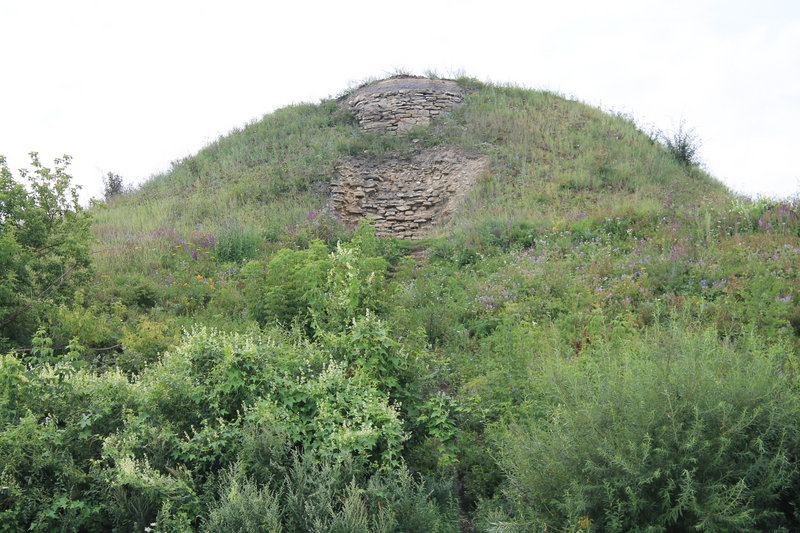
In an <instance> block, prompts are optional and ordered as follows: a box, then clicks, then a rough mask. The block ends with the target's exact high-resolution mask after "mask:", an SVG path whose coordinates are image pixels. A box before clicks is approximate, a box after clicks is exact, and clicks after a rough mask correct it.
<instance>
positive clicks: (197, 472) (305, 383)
mask: <svg viewBox="0 0 800 533" xmlns="http://www.w3.org/2000/svg"><path fill="white" fill-rule="evenodd" d="M376 327H382V326H380V324H377V325H376ZM358 331H359V332H360V331H361V330H360V329H359V330H358ZM80 362H81V361H71V360H69V359H63V360H61V361H59V362H56V363H43V364H38V365H32V366H26V365H25V364H23V363H22V362H21V361H20V360H19V359H17V358H16V357H14V356H12V355H5V356H2V358H0V384H1V385H3V387H2V388H1V389H0V487H2V488H1V489H0V491H1V492H0V531H20V530H32V531H53V530H63V531H109V530H115V531H142V530H144V528H145V527H155V528H156V531H193V530H197V529H198V528H205V530H208V531H258V530H259V528H262V529H261V530H264V531H285V532H295V531H297V532H301V531H310V530H313V531H321V532H322V531H326V532H327V531H330V532H344V531H364V532H365V533H368V532H369V533H371V532H389V531H398V532H399V531H409V532H411V531H420V529H419V527H421V526H420V525H419V524H422V523H424V524H426V526H425V530H428V531H453V529H452V526H453V524H454V520H453V514H454V513H453V504H452V502H451V501H450V500H449V498H448V496H447V493H446V492H445V493H443V494H445V495H444V496H442V497H440V498H439V499H437V500H435V499H432V498H431V496H430V495H431V488H430V487H428V486H427V485H425V484H424V483H423V482H422V481H421V480H420V479H419V478H418V477H415V476H412V475H411V474H410V473H408V472H407V470H406V469H405V466H404V461H403V459H402V453H403V449H404V442H405V441H406V440H407V433H406V428H405V424H406V422H405V421H404V420H403V419H402V417H401V413H400V410H399V409H398V407H397V405H395V402H394V400H393V399H392V398H391V397H390V395H389V394H388V393H387V392H386V391H385V390H383V389H382V388H380V387H379V385H378V382H377V381H376V380H375V379H374V377H373V376H372V371H371V370H370V371H368V369H367V368H366V367H365V366H363V365H360V364H358V363H356V364H353V365H348V363H347V362H346V361H343V360H337V359H335V354H331V353H330V352H327V351H326V350H324V349H323V348H321V347H319V346H316V345H314V344H311V343H308V342H304V341H298V342H296V343H291V342H288V341H286V340H282V339H280V338H277V339H273V338H267V337H260V336H245V335H235V334H221V333H218V332H215V331H212V330H207V329H196V330H194V331H193V332H192V333H190V334H188V335H187V336H186V337H185V339H184V340H183V341H182V342H181V343H180V344H179V345H178V346H176V347H175V348H173V349H172V350H170V351H169V352H167V353H166V354H164V356H163V357H162V359H161V361H159V362H158V363H156V364H153V365H151V366H150V367H148V368H146V369H145V370H144V371H143V372H142V373H141V374H140V375H139V376H134V377H133V378H132V379H129V376H126V375H125V374H123V373H121V372H120V371H108V372H106V373H98V372H96V371H93V370H89V369H87V368H86V367H85V366H81V365H78V364H76V363H80ZM151 524H155V526H151Z"/></svg>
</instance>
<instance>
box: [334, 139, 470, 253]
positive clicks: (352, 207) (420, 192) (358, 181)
mask: <svg viewBox="0 0 800 533" xmlns="http://www.w3.org/2000/svg"><path fill="white" fill-rule="evenodd" d="M484 163H485V161H484V159H483V158H480V157H475V156H473V155H471V154H469V153H467V152H465V151H463V150H457V149H454V148H431V149H428V150H424V151H421V152H419V153H417V154H416V155H414V156H412V157H411V158H410V159H389V160H385V161H370V160H368V159H363V158H349V159H346V160H344V161H342V162H341V163H340V164H339V165H338V167H337V169H336V171H337V172H336V174H337V179H336V180H335V181H334V183H333V184H332V188H331V202H332V207H333V210H334V212H335V213H336V214H337V215H338V216H339V218H340V219H341V220H342V221H343V222H344V223H345V224H347V225H349V226H353V225H355V224H357V223H358V221H359V220H361V219H363V218H367V219H371V220H372V221H373V223H374V224H375V229H376V232H377V233H378V234H379V235H392V236H395V237H400V238H405V239H415V238H419V237H420V236H422V234H423V233H424V232H425V230H426V229H428V228H429V227H430V226H431V225H433V224H435V223H436V222H437V221H439V220H441V219H443V218H446V217H448V216H449V215H451V214H452V212H453V210H454V209H455V207H456V206H457V204H458V202H460V200H461V199H462V198H463V196H464V194H465V193H466V192H467V191H468V190H469V189H470V188H471V187H472V185H473V184H474V181H475V179H476V177H477V176H478V175H479V174H480V171H481V170H482V169H483V167H484Z"/></svg>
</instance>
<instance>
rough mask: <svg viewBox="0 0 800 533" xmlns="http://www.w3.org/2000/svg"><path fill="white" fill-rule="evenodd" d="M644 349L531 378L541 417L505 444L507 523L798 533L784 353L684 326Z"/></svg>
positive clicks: (798, 447) (793, 422) (792, 405)
mask: <svg viewBox="0 0 800 533" xmlns="http://www.w3.org/2000/svg"><path fill="white" fill-rule="evenodd" d="M639 342H640V343H639V344H637V345H636V346H629V348H628V349H627V350H626V351H625V352H624V353H622V354H619V356H618V357H615V358H603V359H601V360H597V361H591V362H590V361H584V360H575V361H567V362H562V363H559V362H557V361H549V362H548V363H549V364H548V365H547V366H548V367H549V368H551V369H552V370H551V371H546V372H543V373H542V374H540V375H539V376H537V377H536V378H535V379H536V380H537V381H538V382H539V384H540V385H541V386H543V387H544V390H545V391H546V392H545V398H546V400H545V401H546V403H547V405H549V409H548V411H549V415H548V416H547V417H546V418H545V419H544V420H541V419H538V418H531V417H528V418H523V419H522V420H521V421H520V423H519V424H517V425H515V426H512V427H510V428H509V429H508V431H507V432H506V434H505V437H504V438H503V439H502V442H501V449H502V450H503V452H502V459H501V463H502V465H503V467H504V468H505V470H506V471H507V473H508V476H509V486H508V490H507V493H506V494H507V497H508V501H509V503H510V505H511V507H513V508H514V509H515V511H513V512H512V515H514V516H515V518H516V523H517V524H525V523H527V524H534V525H535V528H533V529H531V530H536V531H538V530H540V529H554V530H586V529H589V527H592V528H594V529H593V530H600V531H667V530H670V531H692V530H708V531H733V530H737V531H743V530H751V531H752V530H758V531H788V530H796V529H797V528H798V526H799V525H800V519H799V518H798V516H797V515H796V514H795V512H794V510H793V509H794V507H793V503H792V502H793V501H794V499H795V497H796V486H797V483H798V481H800V478H799V477H798V471H797V468H796V466H795V464H794V461H795V458H796V457H797V454H798V452H800V424H799V423H798V415H800V403H798V399H797V397H796V395H795V393H794V390H793V388H792V383H791V381H792V378H791V377H790V376H788V375H786V374H784V373H783V372H781V371H779V369H780V367H781V363H782V360H781V357H780V354H777V353H775V351H774V350H773V351H772V352H767V351H765V350H764V349H763V347H762V346H759V345H757V344H754V343H750V345H745V346H743V347H742V349H738V350H736V349H733V348H732V347H731V346H729V345H728V346H726V345H720V344H719V343H718V341H717V338H716V334H715V333H714V332H711V331H709V332H708V333H706V334H702V335H700V334H688V333H687V332H686V331H684V330H682V329H680V328H676V329H675V330H673V331H669V332H666V333H663V334H661V335H659V336H658V337H656V338H650V339H642V340H640V341H639ZM526 507H527V509H526ZM512 522H513V521H512ZM537 528H538V529H537ZM499 530H500V529H498V528H494V529H493V528H489V531H499ZM518 530H520V531H527V530H528V529H525V528H524V527H522V528H520V529H518Z"/></svg>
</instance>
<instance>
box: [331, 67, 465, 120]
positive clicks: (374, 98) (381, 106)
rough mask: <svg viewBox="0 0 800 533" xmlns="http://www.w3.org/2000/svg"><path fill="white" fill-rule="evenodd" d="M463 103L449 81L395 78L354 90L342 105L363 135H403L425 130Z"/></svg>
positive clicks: (456, 87) (456, 86) (462, 94)
mask: <svg viewBox="0 0 800 533" xmlns="http://www.w3.org/2000/svg"><path fill="white" fill-rule="evenodd" d="M463 102H464V90H463V89H462V88H461V87H460V86H459V85H458V83H456V82H455V81H452V80H429V79H425V78H410V77H399V78H389V79H387V80H381V81H378V82H375V83H372V84H370V85H367V86H365V87H361V88H360V89H357V90H356V91H354V92H353V93H352V94H350V95H349V96H348V97H347V98H345V99H344V104H345V105H346V106H347V107H348V108H349V109H350V110H351V111H352V112H353V114H354V115H355V117H356V120H358V123H359V125H360V126H361V128H362V129H364V130H365V131H385V132H395V133H399V134H403V133H407V132H409V131H411V130H412V129H413V128H415V127H418V126H427V125H428V124H430V122H431V120H432V119H433V118H435V117H437V116H439V115H440V114H442V113H446V112H448V111H451V110H452V109H453V108H454V107H456V106H458V105H460V104H462V103H463Z"/></svg>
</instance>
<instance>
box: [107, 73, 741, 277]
mask: <svg viewBox="0 0 800 533" xmlns="http://www.w3.org/2000/svg"><path fill="white" fill-rule="evenodd" d="M460 83H461V84H462V85H464V86H465V87H466V88H468V90H469V93H468V96H467V99H466V103H465V105H464V106H463V107H461V108H460V109H458V110H457V111H456V112H455V113H453V114H450V115H448V116H446V117H443V118H442V119H440V120H438V121H437V122H435V123H434V124H433V125H432V126H431V127H430V128H426V129H419V130H417V131H415V132H413V133H412V135H410V136H408V137H399V138H398V137H394V136H387V135H383V134H375V133H372V134H367V133H363V132H361V131H360V130H359V128H358V127H357V125H356V124H355V123H354V121H353V119H352V117H351V116H350V115H349V113H347V112H346V111H343V110H341V109H338V108H337V106H336V102H335V101H333V100H327V101H323V102H321V103H319V104H316V105H298V106H294V107H289V108H285V109H281V110H279V111H276V112H275V113H272V114H269V115H267V116H265V117H264V118H263V119H261V120H260V121H257V122H254V123H252V124H250V125H248V126H246V127H244V128H243V129H241V130H239V131H233V132H231V133H230V134H229V135H227V136H225V137H222V138H220V139H219V140H217V141H216V142H214V143H212V144H211V145H210V146H208V147H206V148H204V149H203V150H201V151H200V152H199V153H198V154H197V155H195V156H191V157H187V158H185V159H183V160H181V161H179V162H176V163H174V164H173V168H172V169H171V170H170V171H169V172H167V173H165V174H163V175H160V176H157V177H155V178H153V179H151V180H150V181H149V182H147V183H145V184H144V185H143V186H142V187H140V188H139V189H138V190H136V191H133V192H130V193H128V194H125V195H123V196H121V197H118V198H116V199H115V200H114V201H113V203H112V205H111V206H110V207H109V209H105V210H99V211H98V212H97V213H96V219H97V221H96V224H95V233H96V235H97V237H98V239H99V248H100V249H102V250H104V252H103V253H102V254H101V255H100V257H101V259H100V260H99V265H100V266H101V270H105V269H106V268H108V269H109V271H111V272H116V271H125V269H131V270H132V271H137V272H142V271H148V270H149V269H153V268H157V265H158V256H157V254H154V250H156V249H157V248H158V247H161V246H165V245H168V244H171V243H172V241H173V240H175V238H176V237H178V238H180V237H187V238H188V237H191V236H192V235H193V234H195V233H198V232H205V233H208V234H212V235H216V234H218V233H219V232H224V231H226V230H227V231H230V228H238V229H243V230H245V231H249V232H252V233H255V234H256V235H257V236H258V238H259V239H260V240H261V241H263V243H264V247H265V249H269V247H270V243H274V242H286V241H291V240H292V239H293V235H294V234H296V233H298V232H299V233H301V234H302V233H308V232H310V233H311V234H315V232H316V234H317V236H319V237H323V238H326V237H327V238H331V235H330V234H331V232H334V233H335V232H336V231H338V229H337V228H335V225H336V223H335V221H331V220H318V219H317V214H318V213H320V212H322V211H323V210H324V207H325V205H326V203H327V186H328V184H329V183H330V180H331V179H332V177H333V167H334V163H335V161H336V160H337V158H339V157H342V156H344V155H351V154H359V155H363V154H366V155H375V156H381V155H382V154H386V153H394V152H399V153H403V152H406V153H407V152H409V151H411V150H414V149H416V148H418V147H425V146H433V145H438V144H449V145H456V146H461V147H464V148H467V149H469V150H472V151H474V152H477V153H482V154H485V155H487V156H488V157H489V161H490V164H489V168H490V170H489V172H488V175H487V176H486V177H485V179H484V180H483V181H482V182H481V183H480V184H479V185H478V186H477V187H476V189H475V190H474V191H472V194H471V195H470V197H469V198H468V200H467V202H466V203H465V205H464V206H463V209H461V210H460V212H459V213H458V214H457V215H456V217H455V218H454V220H453V221H451V223H450V224H447V225H445V226H444V227H443V228H441V230H440V231H439V232H437V233H436V234H435V235H434V236H436V235H439V236H443V235H452V234H453V233H462V234H463V235H464V236H465V238H469V234H470V233H474V232H475V231H480V230H479V228H480V227H481V226H485V225H487V224H503V225H515V224H519V223H522V222H524V223H526V224H531V223H532V224H534V225H537V226H542V227H546V226H551V225H553V224H557V223H559V221H562V222H563V221H564V220H565V219H568V218H569V217H571V216H572V217H574V216H583V215H588V216H615V215H616V214H620V213H632V212H637V213H642V214H643V213H647V212H655V211H657V210H658V209H660V208H661V206H662V205H663V204H664V203H665V202H668V203H676V204H677V205H693V204H696V203H698V202H709V203H711V204H713V203H715V202H718V201H720V200H724V199H726V198H727V197H728V194H727V192H726V191H725V189H724V187H723V186H722V185H721V184H719V183H718V182H716V181H715V180H713V179H711V178H710V177H709V176H707V175H705V174H704V173H703V172H702V171H700V170H699V169H697V168H687V167H686V166H684V165H682V164H680V163H679V162H677V161H676V160H675V159H674V157H671V156H670V154H669V153H668V152H667V150H666V149H665V148H664V146H663V145H661V144H659V143H657V142H655V141H654V140H653V139H652V138H650V137H648V135H646V134H644V133H642V132H641V131H639V130H637V129H636V127H635V125H634V124H633V123H632V122H631V121H630V120H628V119H626V118H625V117H621V116H613V115H609V114H606V113H604V112H602V111H599V110H597V109H594V108H591V107H589V106H586V105H584V104H581V103H579V102H575V101H569V100H566V99H564V98H562V97H559V96H556V95H554V94H551V93H547V92H541V91H531V90H524V89H517V88H509V87H497V86H492V85H486V84H481V83H477V82H474V81H471V80H466V79H463V80H460ZM420 141H421V142H420ZM320 225H324V226H325V228H324V229H318V228H319V226H320ZM188 240H191V239H188ZM106 265H108V267H106Z"/></svg>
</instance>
